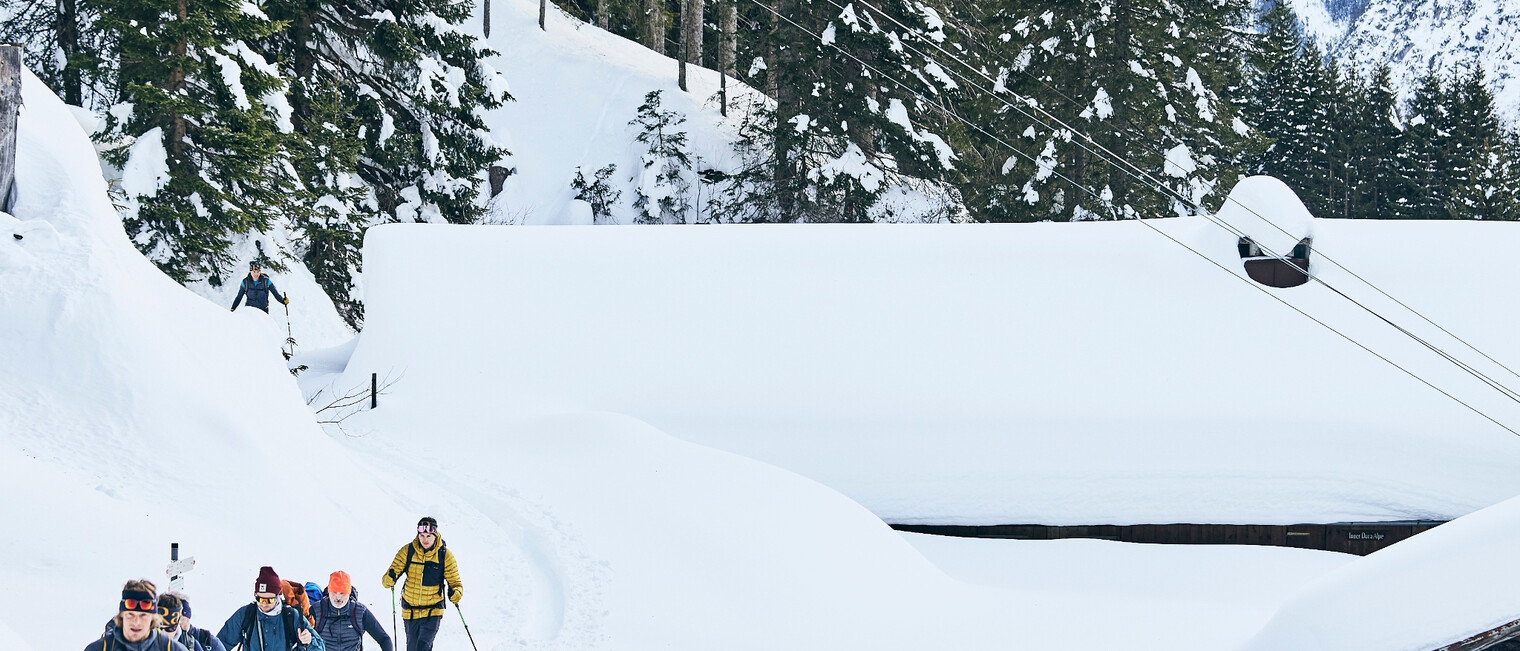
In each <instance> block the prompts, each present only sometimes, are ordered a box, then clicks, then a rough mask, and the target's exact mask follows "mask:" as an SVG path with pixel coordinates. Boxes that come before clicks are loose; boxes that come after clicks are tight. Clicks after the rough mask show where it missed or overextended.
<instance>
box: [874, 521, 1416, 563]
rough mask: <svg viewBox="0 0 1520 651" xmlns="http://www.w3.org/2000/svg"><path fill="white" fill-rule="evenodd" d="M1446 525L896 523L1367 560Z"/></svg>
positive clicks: (935, 529)
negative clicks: (1292, 550)
mask: <svg viewBox="0 0 1520 651" xmlns="http://www.w3.org/2000/svg"><path fill="white" fill-rule="evenodd" d="M1440 524H1442V523H1441V522H1435V521H1423V520H1422V521H1411V522H1339V523H1333V524H1294V525H1258V524H1135V525H1091V526H1076V527H1057V526H1049V525H1038V524H999V525H987V526H948V525H913V524H894V525H892V527H893V528H894V529H897V530H899V531H913V532H917V533H929V534H937V535H942V536H966V537H973V538H1014V539H1020V540H1056V539H1062V538H1096V539H1100V540H1118V541H1122V542H1136V543H1161V544H1181V545H1269V546H1276V547H1302V548H1305V549H1322V550H1328V551H1335V552H1344V553H1348V554H1357V555H1359V556H1365V555H1367V554H1371V553H1372V552H1375V551H1377V550H1379V549H1382V548H1384V547H1387V546H1389V545H1392V544H1393V543H1396V542H1398V541H1400V540H1404V539H1406V538H1409V537H1410V536H1413V535H1415V534H1417V533H1420V532H1422V531H1428V530H1430V529H1433V528H1435V527H1436V526H1438V525H1440Z"/></svg>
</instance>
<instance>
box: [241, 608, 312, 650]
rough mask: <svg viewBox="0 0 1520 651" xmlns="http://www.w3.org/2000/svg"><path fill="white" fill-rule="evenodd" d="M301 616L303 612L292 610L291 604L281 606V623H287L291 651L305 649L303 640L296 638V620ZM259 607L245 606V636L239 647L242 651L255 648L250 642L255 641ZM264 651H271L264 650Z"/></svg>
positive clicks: (287, 641) (286, 632) (286, 638)
mask: <svg viewBox="0 0 1520 651" xmlns="http://www.w3.org/2000/svg"><path fill="white" fill-rule="evenodd" d="M300 616H301V611H299V610H296V609H295V608H291V607H290V604H281V605H280V621H282V622H284V623H285V643H286V644H288V645H290V651H296V650H297V649H301V648H304V646H303V645H302V644H301V638H299V637H297V636H296V630H297V628H298V627H297V626H296V618H297V617H300ZM258 621H259V607H258V606H255V605H253V604H248V605H246V606H243V636H242V637H241V638H239V642H238V645H239V646H240V647H242V651H248V650H249V649H251V648H253V647H252V646H250V642H251V641H252V640H253V627H254V626H256V625H258ZM264 651H270V650H269V649H264Z"/></svg>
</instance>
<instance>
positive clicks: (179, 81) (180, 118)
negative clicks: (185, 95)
mask: <svg viewBox="0 0 1520 651" xmlns="http://www.w3.org/2000/svg"><path fill="white" fill-rule="evenodd" d="M188 1H189V0H179V2H177V3H176V5H177V7H176V9H178V16H179V22H180V25H181V26H183V25H184V22H185V20H187V19H188V18H189V17H190V7H189V6H188V4H187V3H188ZM188 51H189V43H188V42H186V41H185V37H183V36H181V37H180V39H179V40H178V41H175V42H174V57H175V61H174V71H173V72H170V73H169V92H171V93H174V94H176V95H177V94H179V92H180V91H182V90H184V89H185V54H186V53H187V52H188ZM169 152H170V153H171V154H173V155H174V157H175V158H176V159H179V158H180V157H181V156H183V155H184V154H185V116H184V114H181V113H179V112H175V113H174V127H173V129H171V133H170V142H169Z"/></svg>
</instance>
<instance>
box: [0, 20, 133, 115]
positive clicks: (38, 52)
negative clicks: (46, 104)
mask: <svg viewBox="0 0 1520 651" xmlns="http://www.w3.org/2000/svg"><path fill="white" fill-rule="evenodd" d="M0 16H3V18H0V42H4V43H18V44H21V45H24V46H26V54H25V62H26V66H27V68H30V69H31V71H32V72H33V73H35V74H36V75H37V77H38V78H39V79H41V80H42V81H43V82H45V83H47V85H48V87H49V88H53V89H56V90H57V92H58V95H59V96H60V97H62V98H63V101H65V102H67V103H69V104H73V105H75V106H90V107H94V108H104V104H105V103H107V102H109V101H111V100H112V99H113V97H112V96H111V94H110V83H111V77H112V72H113V70H114V68H113V67H112V66H111V65H110V62H111V61H113V60H114V56H112V54H113V52H114V47H115V43H114V42H113V41H112V39H111V38H110V37H109V36H110V32H108V31H106V30H102V29H99V28H98V27H97V26H96V24H95V22H96V18H97V17H98V16H99V13H98V10H97V8H96V7H95V6H94V5H93V4H91V3H90V2H88V0H55V1H52V2H37V1H35V0H0Z"/></svg>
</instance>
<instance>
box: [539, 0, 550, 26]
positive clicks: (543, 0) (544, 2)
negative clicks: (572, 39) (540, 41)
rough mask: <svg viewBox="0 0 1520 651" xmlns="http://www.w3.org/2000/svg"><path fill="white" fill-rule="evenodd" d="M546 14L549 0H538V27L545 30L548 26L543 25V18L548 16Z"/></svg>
mask: <svg viewBox="0 0 1520 651" xmlns="http://www.w3.org/2000/svg"><path fill="white" fill-rule="evenodd" d="M548 15H549V0H538V28H539V29H540V30H542V31H545V32H547V31H549V28H547V27H544V20H545V19H546V18H547V17H548Z"/></svg>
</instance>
